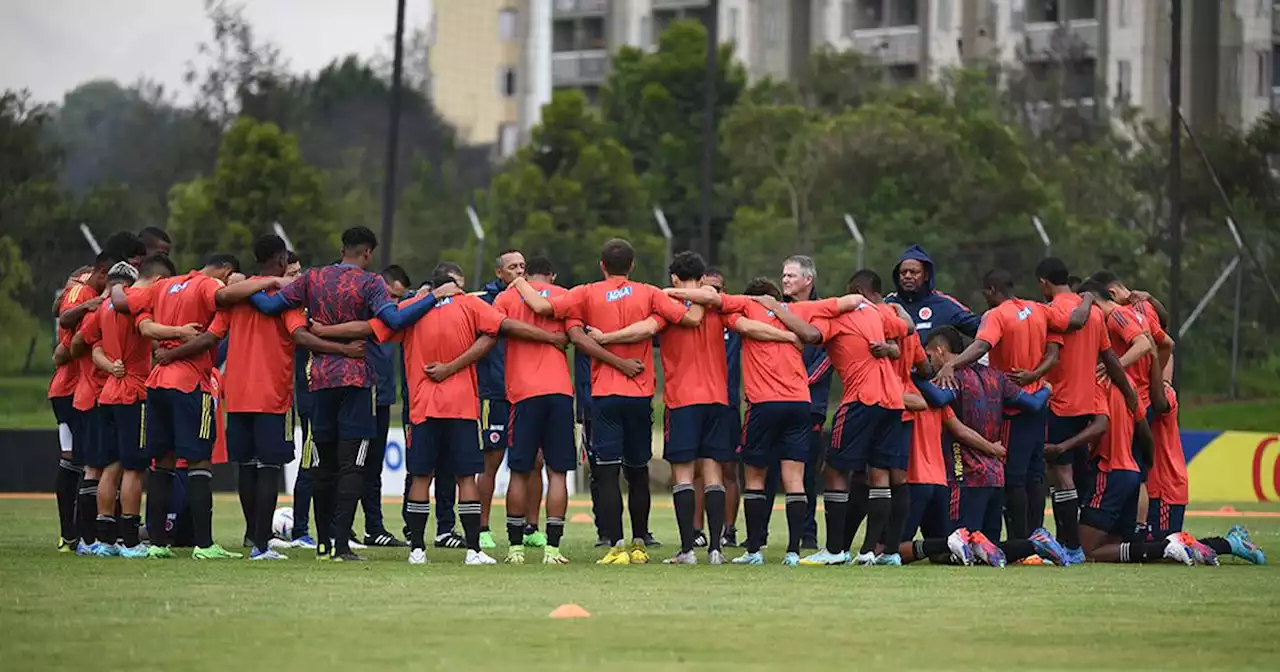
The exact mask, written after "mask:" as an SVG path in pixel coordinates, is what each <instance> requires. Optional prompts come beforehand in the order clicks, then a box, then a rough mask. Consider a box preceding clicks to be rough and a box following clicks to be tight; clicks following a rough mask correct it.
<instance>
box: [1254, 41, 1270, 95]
mask: <svg viewBox="0 0 1280 672" xmlns="http://www.w3.org/2000/svg"><path fill="white" fill-rule="evenodd" d="M1267 56H1268V54H1267V52H1265V51H1259V52H1258V54H1257V62H1258V72H1257V78H1256V79H1257V82H1258V85H1257V96H1258V97H1259V98H1266V97H1268V96H1269V95H1270V93H1271V91H1270V87H1269V86H1268V85H1269V84H1270V81H1271V78H1270V77H1269V76H1268V74H1267V70H1268V67H1267V65H1268V63H1267V61H1268V59H1267Z"/></svg>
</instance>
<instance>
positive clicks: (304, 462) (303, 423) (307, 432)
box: [298, 413, 409, 469]
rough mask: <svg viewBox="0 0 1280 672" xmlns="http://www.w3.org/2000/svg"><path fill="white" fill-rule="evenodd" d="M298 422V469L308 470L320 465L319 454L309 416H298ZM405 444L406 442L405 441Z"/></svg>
mask: <svg viewBox="0 0 1280 672" xmlns="http://www.w3.org/2000/svg"><path fill="white" fill-rule="evenodd" d="M298 422H299V423H300V425H299V426H300V427H302V454H301V456H300V457H299V458H298V468H299V469H310V468H312V467H314V466H317V465H319V464H320V453H319V452H317V451H316V442H315V437H314V436H313V435H312V434H311V416H310V415H305V414H301V413H300V414H298ZM404 429H405V438H406V439H407V438H408V436H409V425H405V426H404ZM405 443H406V444H407V443H408V441H407V440H406V441H405Z"/></svg>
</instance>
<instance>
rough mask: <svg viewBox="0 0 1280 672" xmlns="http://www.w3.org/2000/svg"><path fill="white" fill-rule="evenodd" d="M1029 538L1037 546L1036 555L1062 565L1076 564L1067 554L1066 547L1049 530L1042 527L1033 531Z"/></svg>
mask: <svg viewBox="0 0 1280 672" xmlns="http://www.w3.org/2000/svg"><path fill="white" fill-rule="evenodd" d="M1027 540H1028V541H1030V542H1031V545H1032V546H1034V547H1035V549H1036V555H1038V556H1040V557H1041V558H1044V559H1045V560H1049V561H1050V562H1052V563H1053V564H1055V565H1060V566H1062V567H1066V566H1067V565H1071V564H1075V563H1073V562H1071V559H1070V557H1069V556H1068V554H1067V549H1066V547H1064V546H1063V545H1062V544H1061V543H1059V542H1058V540H1057V539H1054V538H1053V535H1052V534H1049V530H1046V529H1044V528H1043V527H1042V528H1040V529H1038V530H1036V531H1035V532H1032V533H1031V536H1030V537H1027Z"/></svg>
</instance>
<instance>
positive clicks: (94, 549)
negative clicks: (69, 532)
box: [76, 539, 100, 558]
mask: <svg viewBox="0 0 1280 672" xmlns="http://www.w3.org/2000/svg"><path fill="white" fill-rule="evenodd" d="M99 543H100V542H97V541H95V542H93V543H92V544H86V543H84V540H83V539H81V540H80V543H78V544H76V555H78V556H80V557H82V558H87V557H89V556H91V555H97V554H98V545H99Z"/></svg>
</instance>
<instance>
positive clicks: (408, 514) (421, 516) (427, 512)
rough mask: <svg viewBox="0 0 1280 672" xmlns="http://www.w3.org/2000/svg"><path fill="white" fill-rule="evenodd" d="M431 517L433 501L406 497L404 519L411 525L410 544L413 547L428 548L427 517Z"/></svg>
mask: <svg viewBox="0 0 1280 672" xmlns="http://www.w3.org/2000/svg"><path fill="white" fill-rule="evenodd" d="M430 517H431V502H430V501H429V500H411V499H406V500H405V501H404V519H405V522H406V523H407V524H408V525H409V546H411V547H412V548H414V549H418V550H426V548H427V543H426V539H425V535H426V531H427V519H428V518H430Z"/></svg>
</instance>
